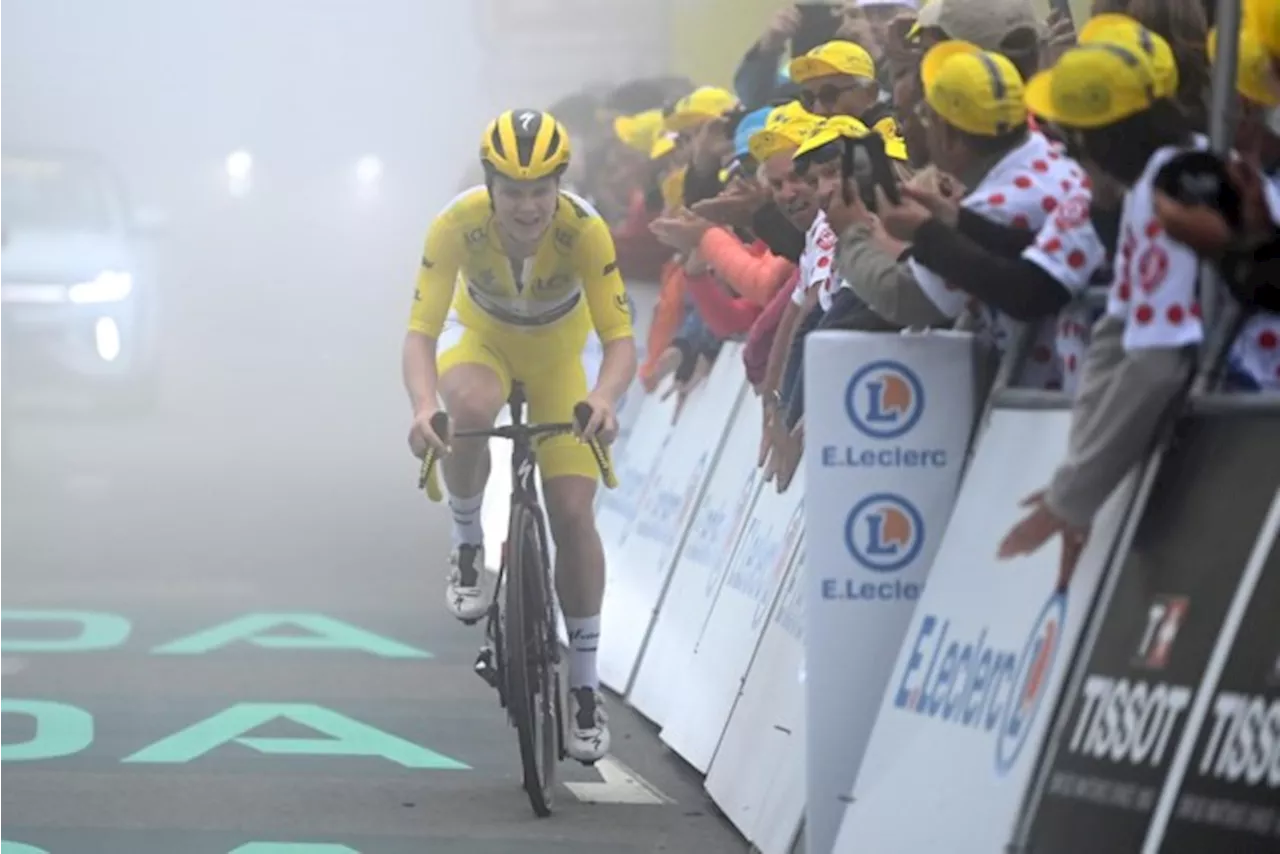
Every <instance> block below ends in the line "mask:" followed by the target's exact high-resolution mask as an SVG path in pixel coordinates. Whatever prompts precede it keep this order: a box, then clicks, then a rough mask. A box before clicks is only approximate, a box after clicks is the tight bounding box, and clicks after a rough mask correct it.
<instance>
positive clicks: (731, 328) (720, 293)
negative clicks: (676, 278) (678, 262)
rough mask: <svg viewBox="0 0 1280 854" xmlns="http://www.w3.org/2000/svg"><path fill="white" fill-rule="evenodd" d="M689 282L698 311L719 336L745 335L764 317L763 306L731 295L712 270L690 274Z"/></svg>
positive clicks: (690, 291) (690, 293) (708, 326)
mask: <svg viewBox="0 0 1280 854" xmlns="http://www.w3.org/2000/svg"><path fill="white" fill-rule="evenodd" d="M686 282H687V286H688V288H689V296H691V297H692V298H693V304H694V306H695V307H696V308H697V310H698V314H700V315H701V316H702V320H703V322H704V323H705V324H706V326H707V328H708V329H710V330H711V332H712V333H713V334H714V335H715V336H716V337H717V338H734V337H736V336H739V335H742V334H743V333H744V332H746V331H747V330H748V329H750V328H751V324H752V323H754V322H755V319H756V318H757V317H759V316H760V312H761V310H762V309H761V307H760V306H759V305H756V304H755V303H754V302H752V301H751V300H749V299H746V298H744V297H735V296H733V295H732V294H730V293H729V292H728V291H726V290H725V288H724V286H723V285H721V284H720V283H719V282H718V281H716V277H715V275H714V274H712V273H705V274H703V275H701V276H689V277H688V278H687V280H686Z"/></svg>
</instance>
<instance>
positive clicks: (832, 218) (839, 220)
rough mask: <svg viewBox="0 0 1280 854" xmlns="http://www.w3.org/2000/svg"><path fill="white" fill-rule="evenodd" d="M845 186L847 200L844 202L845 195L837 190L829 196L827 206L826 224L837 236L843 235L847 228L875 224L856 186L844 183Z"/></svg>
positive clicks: (851, 183)
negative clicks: (829, 200)
mask: <svg viewBox="0 0 1280 854" xmlns="http://www.w3.org/2000/svg"><path fill="white" fill-rule="evenodd" d="M845 184H846V189H847V190H848V193H847V195H848V197H849V200H848V201H845V195H846V194H845V193H841V192H840V190H839V189H837V190H836V192H834V193H832V194H831V203H830V204H829V205H827V222H828V223H829V224H830V225H831V229H832V231H834V232H835V233H836V234H837V235H839V234H842V233H844V230H845V229H846V228H848V227H849V226H852V225H872V224H873V223H874V222H875V217H874V216H873V215H872V214H871V211H869V210H867V206H866V205H864V204H863V203H862V196H860V195H858V187H857V185H855V184H854V182H853V181H846V182H845Z"/></svg>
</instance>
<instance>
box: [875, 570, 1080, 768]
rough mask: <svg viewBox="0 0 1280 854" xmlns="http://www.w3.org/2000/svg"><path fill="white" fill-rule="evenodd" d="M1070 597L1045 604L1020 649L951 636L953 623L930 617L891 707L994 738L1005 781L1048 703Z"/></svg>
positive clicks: (986, 630) (983, 633)
mask: <svg viewBox="0 0 1280 854" xmlns="http://www.w3.org/2000/svg"><path fill="white" fill-rule="evenodd" d="M1066 618H1067V597H1066V595H1065V594H1063V593H1055V594H1054V595H1053V596H1051V597H1049V600H1048V601H1047V602H1045V604H1044V607H1043V608H1042V609H1041V610H1040V615H1039V616H1038V617H1037V618H1036V621H1035V622H1034V623H1033V624H1032V626H1031V630H1030V632H1028V634H1027V637H1026V640H1025V641H1024V643H1023V645H1022V648H1021V650H1017V649H1014V648H1012V647H1004V646H1001V645H998V644H993V643H989V642H988V639H987V638H988V634H990V627H989V626H983V627H982V629H981V630H980V631H979V632H978V636H977V638H976V639H973V638H964V637H960V638H952V637H950V634H951V620H949V619H947V618H946V617H941V616H938V615H936V614H926V615H925V616H924V618H923V619H922V620H921V621H920V624H919V631H917V633H916V636H915V638H914V639H913V640H912V641H911V655H910V657H908V658H907V663H906V667H905V668H904V670H903V673H902V678H901V680H900V681H899V683H898V688H897V692H896V694H895V695H894V700H893V704H894V706H896V707H897V708H899V709H902V710H904V711H907V712H914V713H916V714H919V715H927V716H929V717H931V718H937V719H938V720H940V721H942V722H943V723H947V724H951V725H953V726H961V727H966V728H969V729H974V730H978V731H980V732H982V733H986V734H991V733H994V735H995V769H996V773H997V774H998V775H1000V776H1004V775H1005V774H1007V773H1008V772H1009V770H1010V769H1011V768H1013V766H1014V764H1015V763H1017V761H1018V756H1019V755H1020V754H1021V753H1022V748H1023V747H1024V746H1025V745H1026V743H1027V736H1028V735H1029V734H1030V733H1031V728H1032V724H1033V723H1034V722H1035V719H1036V714H1037V713H1038V712H1039V711H1040V706H1041V704H1042V703H1043V702H1044V695H1045V692H1046V691H1047V689H1048V684H1049V676H1050V674H1052V672H1053V666H1054V663H1055V662H1056V661H1057V658H1058V651H1059V649H1060V648H1061V646H1062V626H1063V623H1065V622H1066Z"/></svg>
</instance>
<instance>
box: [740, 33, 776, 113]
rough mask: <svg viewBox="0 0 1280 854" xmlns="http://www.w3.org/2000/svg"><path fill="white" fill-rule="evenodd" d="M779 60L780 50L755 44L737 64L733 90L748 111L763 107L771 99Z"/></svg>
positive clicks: (758, 43)
mask: <svg viewBox="0 0 1280 854" xmlns="http://www.w3.org/2000/svg"><path fill="white" fill-rule="evenodd" d="M781 60H782V50H781V49H780V48H778V49H774V48H771V47H764V46H762V45H761V43H760V42H756V43H755V44H753V45H751V48H750V49H749V50H748V51H747V53H746V56H744V57H742V61H741V62H739V63H738V70H737V71H735V72H734V74H733V90H734V92H736V93H737V95H738V100H739V101H741V102H742V103H743V105H744V106H745V107H746V108H747V109H748V110H755V109H758V108H760V107H763V106H765V105H767V104H768V103H769V101H770V100H772V99H773V93H774V89H775V88H777V85H778V64H779V63H780V62H781Z"/></svg>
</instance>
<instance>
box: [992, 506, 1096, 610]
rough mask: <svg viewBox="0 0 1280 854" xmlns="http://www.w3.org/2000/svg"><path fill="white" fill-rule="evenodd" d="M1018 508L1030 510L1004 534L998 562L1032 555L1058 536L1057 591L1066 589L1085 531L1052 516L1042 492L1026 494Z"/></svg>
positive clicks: (1085, 534) (1083, 544)
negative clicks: (1060, 539)
mask: <svg viewBox="0 0 1280 854" xmlns="http://www.w3.org/2000/svg"><path fill="white" fill-rule="evenodd" d="M1021 506H1023V507H1030V508H1032V510H1031V512H1030V513H1029V514H1027V515H1026V516H1024V517H1023V519H1022V521H1020V522H1018V524H1016V525H1014V526H1013V528H1012V529H1010V531H1009V533H1008V534H1006V535H1005V538H1004V539H1003V540H1002V541H1001V542H1000V549H999V551H998V552H997V556H998V557H999V558H1000V559H1001V560H1008V559H1009V558H1013V557H1020V556H1022V555H1029V554H1032V553H1033V552H1036V551H1039V549H1040V547H1041V546H1043V545H1044V544H1045V543H1047V542H1048V541H1049V540H1050V539H1051V538H1052V537H1053V536H1054V535H1056V534H1061V535H1062V560H1061V562H1060V563H1059V566H1058V589H1059V590H1065V589H1066V588H1067V584H1068V583H1070V581H1071V576H1072V575H1073V574H1074V573H1075V570H1076V563H1077V562H1078V561H1079V560H1080V554H1081V552H1083V551H1084V546H1085V543H1086V542H1087V541H1088V539H1089V531H1088V529H1087V528H1086V529H1081V528H1074V527H1072V526H1070V525H1068V524H1067V522H1066V521H1065V520H1063V519H1059V518H1058V517H1057V516H1055V515H1054V514H1053V511H1052V510H1050V509H1049V506H1048V505H1047V504H1046V503H1045V500H1044V491H1043V490H1041V491H1039V492H1033V493H1032V494H1031V495H1028V496H1027V497H1026V498H1024V499H1023V500H1022V505H1021Z"/></svg>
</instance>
